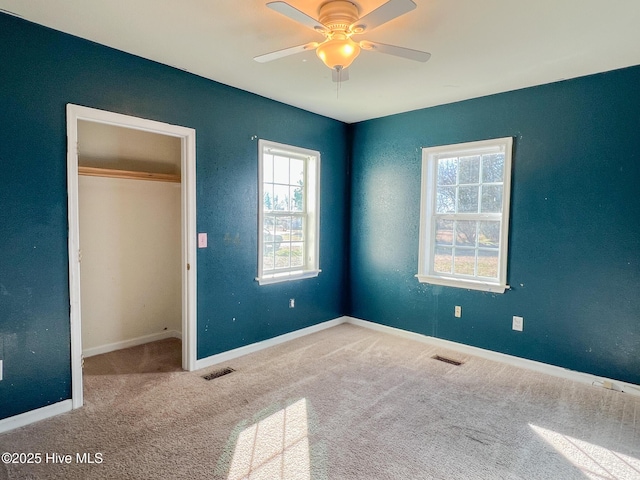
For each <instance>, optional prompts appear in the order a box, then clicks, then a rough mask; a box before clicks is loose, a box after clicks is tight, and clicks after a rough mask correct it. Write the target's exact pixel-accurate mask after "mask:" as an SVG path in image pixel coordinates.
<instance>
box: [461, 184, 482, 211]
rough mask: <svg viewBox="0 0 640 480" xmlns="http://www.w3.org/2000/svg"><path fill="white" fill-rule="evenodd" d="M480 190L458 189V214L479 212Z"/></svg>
mask: <svg viewBox="0 0 640 480" xmlns="http://www.w3.org/2000/svg"><path fill="white" fill-rule="evenodd" d="M478 188H479V187H458V212H460V213H477V212H478Z"/></svg>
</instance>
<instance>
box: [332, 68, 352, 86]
mask: <svg viewBox="0 0 640 480" xmlns="http://www.w3.org/2000/svg"><path fill="white" fill-rule="evenodd" d="M331 80H333V81H334V82H335V83H342V82H346V81H347V80H349V69H348V68H342V69H340V70H336V69H335V68H332V69H331Z"/></svg>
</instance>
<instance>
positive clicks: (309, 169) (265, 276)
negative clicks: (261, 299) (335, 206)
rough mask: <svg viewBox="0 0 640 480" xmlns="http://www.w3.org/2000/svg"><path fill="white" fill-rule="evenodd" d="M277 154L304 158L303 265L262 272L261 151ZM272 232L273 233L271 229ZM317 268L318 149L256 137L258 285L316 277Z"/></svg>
mask: <svg viewBox="0 0 640 480" xmlns="http://www.w3.org/2000/svg"><path fill="white" fill-rule="evenodd" d="M265 153H269V154H281V155H283V156H288V157H291V158H298V159H302V160H304V161H305V173H304V189H305V192H304V195H303V198H304V199H305V214H304V215H305V217H306V221H304V222H303V225H304V232H303V235H304V239H305V242H304V246H305V251H304V265H303V267H302V268H300V269H290V270H287V271H278V272H272V271H267V272H265V271H264V265H263V252H264V238H263V237H264V235H263V233H264V217H265V212H264V204H263V202H264V178H265V175H264V158H263V157H264V154H265ZM278 214H282V215H287V214H291V215H292V216H297V215H298V213H297V212H278ZM274 234H275V232H274ZM320 272H321V270H320V152H318V151H315V150H309V149H306V148H300V147H295V146H291V145H285V144H282V143H276V142H271V141H269V140H263V139H260V140H258V276H257V277H256V280H257V281H258V283H259V284H260V285H267V284H272V283H280V282H286V281H291V280H300V279H303V278H312V277H317V276H318V274H319V273H320Z"/></svg>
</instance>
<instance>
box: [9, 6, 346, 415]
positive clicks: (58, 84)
mask: <svg viewBox="0 0 640 480" xmlns="http://www.w3.org/2000/svg"><path fill="white" fill-rule="evenodd" d="M67 103H74V104H79V105H85V106H89V107H93V108H99V109H103V110H109V111H113V112H118V113H123V114H127V115H133V116H137V117H142V118H148V119H153V120H158V121H162V122H166V123H171V124H176V125H183V126H186V127H191V128H194V129H196V155H197V167H196V171H197V228H198V231H200V232H208V234H209V248H207V249H201V250H198V292H197V294H198V329H197V330H198V358H203V357H207V356H209V355H212V354H215V353H219V352H222V351H226V350H229V349H232V348H236V347H239V346H242V345H246V344H250V343H253V342H257V341H261V340H265V339H267V338H271V337H274V336H277V335H280V334H283V333H287V332H290V331H293V330H297V329H300V328H304V327H307V326H310V325H313V324H316V323H319V322H322V321H325V320H329V319H333V318H336V317H339V316H340V315H342V314H344V312H345V308H346V307H345V304H344V302H345V297H346V296H345V295H344V293H343V292H344V291H345V290H346V284H345V279H346V268H347V267H346V263H347V262H346V256H345V254H346V247H345V244H346V242H345V240H346V234H347V220H348V215H347V213H346V212H347V208H348V197H347V195H348V188H349V180H348V177H347V172H346V169H345V164H346V163H347V152H348V149H347V127H346V126H345V125H344V124H342V123H340V122H337V121H334V120H330V119H327V118H325V117H321V116H318V115H314V114H311V113H308V112H305V111H302V110H299V109H296V108H293V107H290V106H286V105H283V104H280V103H277V102H274V101H271V100H268V99H265V98H262V97H259V96H256V95H252V94H249V93H247V92H243V91H240V90H237V89H234V88H230V87H227V86H224V85H221V84H218V83H215V82H212V81H209V80H205V79H203V78H200V77H197V76H194V75H191V74H188V73H185V72H182V71H179V70H176V69H173V68H170V67H166V66H163V65H160V64H157V63H154V62H150V61H147V60H144V59H141V58H139V57H135V56H132V55H128V54H125V53H122V52H119V51H115V50H113V49H109V48H106V47H103V46H100V45H97V44H94V43H91V42H87V41H84V40H81V39H78V38H75V37H72V36H69V35H65V34H62V33H59V32H56V31H53V30H50V29H46V28H43V27H40V26H37V25H34V24H31V23H28V22H25V21H22V20H19V19H17V18H14V17H10V16H7V15H3V14H0V125H2V128H0V340H1V341H0V358H2V359H4V379H3V380H2V381H1V382H0V419H1V418H6V417H9V416H12V415H16V414H20V413H22V412H25V411H28V410H32V409H35V408H38V407H42V406H45V405H49V404H52V403H55V402H58V401H60V400H64V399H68V398H70V391H71V390H70V389H71V383H70V382H71V376H70V374H71V371H70V331H69V293H68V292H69V284H68V282H69V279H68V255H67V229H68V223H67V185H66V113H65V108H66V104H67ZM252 136H257V137H259V138H265V139H269V140H273V141H276V142H282V143H288V144H293V145H298V146H301V147H305V148H310V149H314V150H319V151H320V153H321V155H322V172H321V182H322V183H321V196H322V199H321V218H320V231H321V238H322V246H321V250H320V266H321V268H322V273H321V274H320V275H319V276H318V277H317V278H314V279H308V280H304V281H299V282H289V283H286V284H278V285H268V286H262V287H260V286H258V284H257V282H255V280H254V279H255V276H256V274H257V205H258V202H257V197H256V195H257V178H258V170H257V153H258V150H257V140H255V139H254V140H252ZM292 297H293V298H295V299H296V308H295V309H289V308H288V300H289V298H292ZM234 319H235V320H234Z"/></svg>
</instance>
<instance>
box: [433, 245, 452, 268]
mask: <svg viewBox="0 0 640 480" xmlns="http://www.w3.org/2000/svg"><path fill="white" fill-rule="evenodd" d="M452 260H453V249H451V248H443V247H437V248H436V254H435V256H434V259H433V270H434V271H436V272H438V273H451V264H452Z"/></svg>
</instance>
